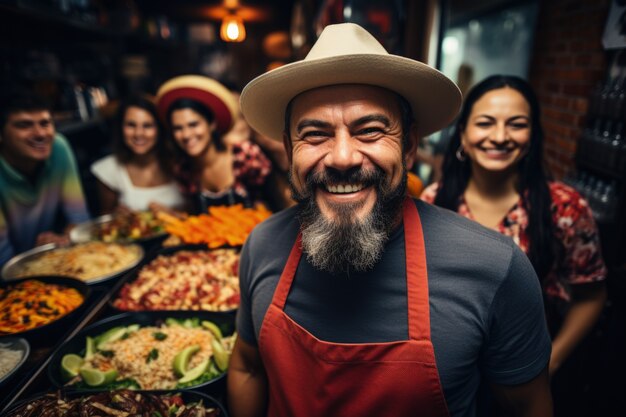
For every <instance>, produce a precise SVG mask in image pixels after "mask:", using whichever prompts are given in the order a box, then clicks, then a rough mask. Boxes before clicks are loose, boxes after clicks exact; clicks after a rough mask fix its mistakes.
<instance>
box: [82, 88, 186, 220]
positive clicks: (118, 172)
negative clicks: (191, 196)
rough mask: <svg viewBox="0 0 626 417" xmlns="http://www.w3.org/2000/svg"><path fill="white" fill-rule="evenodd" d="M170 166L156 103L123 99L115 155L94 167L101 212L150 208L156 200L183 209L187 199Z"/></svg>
mask: <svg viewBox="0 0 626 417" xmlns="http://www.w3.org/2000/svg"><path fill="white" fill-rule="evenodd" d="M170 165H171V161H170V159H169V157H168V155H167V150H166V145H165V130H164V129H163V126H162V124H161V122H160V121H159V118H158V115H157V111H156V106H155V105H154V103H152V102H151V101H150V100H149V99H147V98H145V97H132V98H129V99H127V100H125V101H123V102H122V103H121V104H120V107H119V109H118V111H117V114H116V117H115V121H114V125H113V154H112V155H109V156H106V157H104V158H102V159H100V160H98V161H96V162H94V163H93V165H92V166H91V172H92V173H93V175H94V176H95V177H96V179H97V184H98V196H99V203H100V211H101V213H102V214H105V213H111V212H112V211H114V210H116V209H122V210H124V209H130V210H133V211H146V210H148V209H149V208H150V205H151V204H153V203H156V205H158V206H164V207H166V208H171V209H182V208H183V206H184V199H183V196H182V194H181V191H180V190H179V186H178V184H177V183H176V182H175V181H174V179H173V176H172V174H171V168H170Z"/></svg>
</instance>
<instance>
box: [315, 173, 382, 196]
mask: <svg viewBox="0 0 626 417" xmlns="http://www.w3.org/2000/svg"><path fill="white" fill-rule="evenodd" d="M384 180H385V173H384V172H383V170H382V169H380V168H378V167H375V168H373V169H368V170H366V169H364V168H361V167H354V168H350V169H348V170H346V171H341V170H338V169H335V168H331V167H327V168H325V169H324V170H323V171H318V172H311V173H309V174H308V175H307V177H306V182H305V184H306V188H307V190H308V191H313V190H314V189H315V188H318V187H324V188H326V187H328V186H331V185H338V184H357V183H359V184H363V186H364V187H369V186H372V185H374V186H379V185H382V183H383V182H384Z"/></svg>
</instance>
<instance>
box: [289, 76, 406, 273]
mask: <svg viewBox="0 0 626 417" xmlns="http://www.w3.org/2000/svg"><path fill="white" fill-rule="evenodd" d="M354 88H358V87H357V86H353V87H351V89H354ZM383 94H388V93H383ZM297 99H298V97H296V98H294V100H293V101H292V102H290V104H289V105H288V107H287V110H286V112H285V132H290V120H291V115H292V111H293V105H292V103H293V102H294V101H295V100H297ZM395 99H396V100H397V103H398V106H399V111H400V113H399V114H400V117H401V119H400V120H401V121H402V125H401V128H402V132H403V133H402V139H401V140H402V149H403V152H404V149H405V147H406V146H408V145H407V144H408V142H409V140H410V138H409V133H410V127H411V124H412V121H413V118H412V114H411V109H410V106H409V104H408V103H407V102H406V100H404V99H403V98H402V97H400V96H396V97H395ZM390 108H394V106H393V103H391V106H390ZM285 142H286V146H287V147H288V149H291V147H292V146H291V142H292V138H291V135H290V134H288V135H287V138H286V139H285ZM401 174H402V176H401V182H400V184H398V185H396V186H395V187H392V186H391V184H390V179H389V178H387V176H386V174H385V171H384V170H383V169H381V168H380V167H378V166H375V167H373V168H372V169H370V170H366V169H365V168H363V167H362V166H355V167H352V168H349V169H348V170H346V171H341V170H338V169H336V168H333V167H331V166H326V167H324V168H322V169H321V170H319V171H317V172H313V171H312V172H310V173H309V174H307V176H306V181H305V183H304V186H303V189H302V190H300V189H299V188H298V187H297V186H296V185H295V184H294V179H293V170H290V171H289V184H290V186H291V191H292V197H293V198H294V200H296V201H297V202H298V203H299V204H298V218H299V220H300V224H301V232H302V247H303V250H304V252H305V253H306V256H307V259H308V260H309V262H311V263H312V264H313V265H314V266H316V267H317V268H319V269H321V270H324V271H328V272H330V273H340V272H345V273H349V272H350V269H351V268H352V269H354V270H355V271H358V272H363V271H366V270H369V269H371V268H372V267H373V266H374V265H375V264H376V262H377V261H378V260H379V259H380V257H381V255H382V252H383V249H384V246H385V243H386V242H387V240H388V239H389V235H390V233H391V232H392V230H393V229H394V227H396V226H397V225H398V220H399V217H400V214H401V208H402V201H403V200H404V198H405V196H406V184H407V180H406V163H405V162H404V160H403V163H402V171H401ZM368 187H374V189H375V192H376V203H375V204H374V207H373V208H372V210H371V211H370V212H369V213H368V214H367V215H366V216H365V217H364V218H358V217H355V216H354V213H355V212H356V211H357V210H358V209H359V208H361V207H362V206H363V205H364V204H365V202H364V201H358V200H357V201H353V202H349V201H348V202H345V201H344V202H336V203H333V202H327V203H326V204H327V205H328V207H329V209H330V211H331V212H333V213H334V214H335V216H334V217H331V218H329V217H327V216H325V215H324V213H323V212H322V210H321V209H320V206H319V204H318V203H317V200H316V190H318V189H320V190H326V191H328V192H331V193H334V194H346V195H347V194H351V193H358V192H359V191H361V190H362V189H364V188H368Z"/></svg>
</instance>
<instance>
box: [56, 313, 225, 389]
mask: <svg viewBox="0 0 626 417" xmlns="http://www.w3.org/2000/svg"><path fill="white" fill-rule="evenodd" d="M194 317H197V318H199V319H200V320H209V321H212V322H213V323H215V324H216V325H217V326H218V327H219V328H220V330H221V331H222V334H223V335H224V336H230V335H232V334H233V333H234V332H235V317H234V316H233V315H230V314H224V313H214V312H210V311H143V312H131V313H123V314H118V315H115V316H112V317H107V318H106V319H103V320H101V321H98V322H96V323H94V324H92V325H90V326H88V327H86V328H85V329H83V330H82V331H81V332H80V333H78V334H77V335H76V336H74V337H72V338H71V339H69V340H68V341H66V342H65V343H64V344H63V345H61V346H60V347H59V348H58V349H57V350H56V351H55V352H54V354H53V355H52V358H51V360H50V364H49V366H48V378H49V379H50V381H51V382H52V384H53V385H54V386H55V387H57V388H63V389H65V390H69V391H81V392H92V391H98V390H100V391H101V390H102V388H97V387H95V388H85V389H78V388H73V387H72V386H66V385H65V381H64V379H63V376H62V372H61V359H62V358H63V356H65V355H66V354H68V353H75V354H79V355H80V354H81V353H82V352H84V350H85V344H86V338H87V336H91V337H94V336H97V335H100V334H102V333H104V332H105V331H107V330H109V329H112V328H114V327H117V326H128V325H131V324H139V325H140V326H142V327H144V326H152V325H158V324H161V323H163V322H165V320H166V319H167V318H174V319H187V318H194ZM225 387H226V373H223V374H221V375H220V376H218V377H216V378H213V379H211V380H209V381H206V382H203V383H199V384H198V385H194V386H191V387H188V389H199V388H202V391H204V392H208V393H210V394H213V395H215V396H218V397H221V395H222V394H223V393H224V391H225ZM186 389H187V388H183V390H186ZM174 390H176V389H172V390H168V391H174ZM144 391H156V390H144Z"/></svg>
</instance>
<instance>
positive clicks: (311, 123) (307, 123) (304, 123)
mask: <svg viewBox="0 0 626 417" xmlns="http://www.w3.org/2000/svg"><path fill="white" fill-rule="evenodd" d="M305 127H321V128H324V129H328V128H329V127H331V124H330V123H328V122H323V121H321V120H317V119H304V120H301V121H300V123H298V125H297V126H296V133H300V132H302V129H304V128H305Z"/></svg>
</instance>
